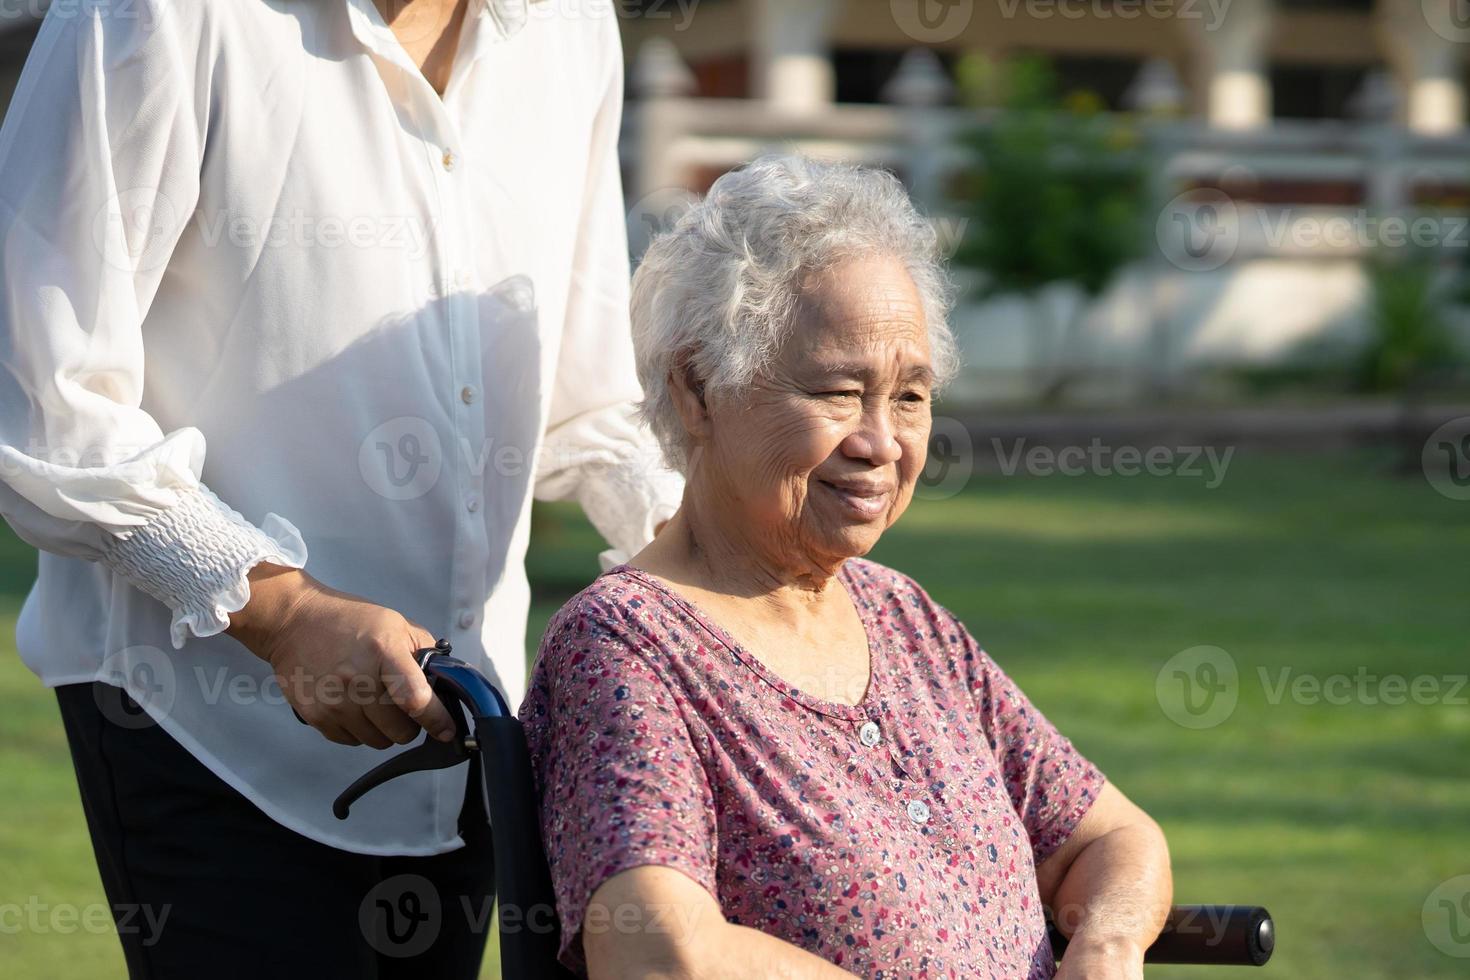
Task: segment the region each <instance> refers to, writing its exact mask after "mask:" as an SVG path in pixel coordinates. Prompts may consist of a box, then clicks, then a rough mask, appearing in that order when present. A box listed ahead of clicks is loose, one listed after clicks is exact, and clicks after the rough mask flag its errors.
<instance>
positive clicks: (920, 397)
mask: <svg viewBox="0 0 1470 980" xmlns="http://www.w3.org/2000/svg"><path fill="white" fill-rule="evenodd" d="M903 400H904V401H906V402H914V403H918V402H922V401H925V397H924V393H923V392H922V391H906V392H904V394H903Z"/></svg>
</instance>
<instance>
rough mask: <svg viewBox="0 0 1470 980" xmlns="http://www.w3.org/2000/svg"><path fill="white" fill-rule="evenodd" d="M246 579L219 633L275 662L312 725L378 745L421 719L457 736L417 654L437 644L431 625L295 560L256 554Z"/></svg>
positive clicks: (399, 738) (446, 735)
mask: <svg viewBox="0 0 1470 980" xmlns="http://www.w3.org/2000/svg"><path fill="white" fill-rule="evenodd" d="M249 579H250V601H249V602H248V603H246V605H245V608H243V609H241V610H240V611H239V612H236V613H233V614H231V616H230V626H229V628H228V629H227V630H226V631H225V632H227V633H229V634H230V635H231V636H233V637H234V638H235V639H237V640H239V641H240V642H241V643H242V644H244V646H245V647H246V649H248V650H249V651H250V652H251V653H253V654H255V655H256V656H257V657H259V658H260V659H262V660H264V661H265V662H266V663H268V664H270V665H271V668H272V670H274V671H275V675H276V679H277V680H278V681H279V682H280V684H281V690H282V692H284V694H285V695H286V700H288V701H289V702H290V703H291V706H292V707H293V708H295V709H296V711H297V713H298V714H299V715H301V717H302V718H303V719H304V720H305V721H306V722H307V723H308V724H310V725H311V726H312V727H314V728H316V729H317V730H318V731H320V732H321V733H322V734H323V735H325V736H326V737H327V738H328V739H330V740H331V741H333V742H337V743H339V744H342V745H371V746H372V747H373V748H376V749H386V748H387V747H388V746H389V745H392V744H393V743H395V742H397V743H398V744H400V745H402V744H405V743H408V742H411V741H413V740H414V739H415V738H416V737H417V736H418V733H419V729H420V728H421V727H422V728H425V729H427V730H428V731H429V733H430V734H431V735H433V736H434V737H435V738H438V739H441V740H444V741H448V740H449V739H451V738H453V737H454V733H455V727H454V720H453V718H451V717H450V715H449V711H448V709H446V708H445V707H444V705H443V703H441V702H440V701H439V699H438V698H437V697H435V696H434V692H433V689H432V688H431V687H430V686H429V682H428V679H427V678H425V677H424V673H423V671H422V670H420V669H419V665H418V662H417V661H416V660H415V659H414V653H415V651H417V650H420V649H422V648H424V647H431V646H433V645H434V636H433V634H431V633H430V632H429V631H428V630H426V629H424V628H423V627H422V626H419V625H418V624H416V623H412V622H410V621H409V620H407V619H405V618H404V617H403V616H402V615H400V614H399V613H397V612H394V611H393V610H392V609H388V608H385V607H383V606H379V605H376V604H374V603H371V602H369V601H367V600H366V599H364V598H362V597H361V596H355V595H352V594H350V593H347V592H339V591H338V590H336V589H333V588H329V587H328V586H326V585H323V584H322V583H321V582H318V581H317V580H316V579H314V578H312V577H311V576H310V575H308V574H306V572H304V571H302V570H301V569H295V568H285V567H283V566H280V565H273V564H271V563H269V562H261V563H260V564H258V565H256V566H255V567H254V568H252V569H251V570H250V574H249Z"/></svg>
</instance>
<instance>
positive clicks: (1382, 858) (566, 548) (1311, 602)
mask: <svg viewBox="0 0 1470 980" xmlns="http://www.w3.org/2000/svg"><path fill="white" fill-rule="evenodd" d="M598 547H599V543H598V540H597V539H596V537H595V536H594V535H593V534H592V533H591V532H590V531H589V530H588V528H587V527H586V525H585V524H584V523H583V522H582V521H581V520H580V519H579V518H578V517H577V516H576V514H575V513H573V512H570V511H567V510H565V509H549V510H543V511H541V512H539V514H538V521H537V531H536V535H535V538H534V542H533V550H534V554H533V556H532V562H531V564H532V573H533V581H534V582H535V586H536V590H537V604H536V609H535V612H534V614H533V620H532V624H531V625H532V635H538V634H539V632H540V629H541V627H542V625H543V624H544V623H545V620H546V618H547V617H548V616H549V615H550V613H551V612H552V611H553V610H554V609H555V607H556V606H557V605H558V604H559V603H560V601H561V600H562V599H564V598H565V597H566V596H567V595H569V594H570V593H571V592H573V591H575V590H576V589H578V588H580V587H581V586H582V585H584V584H585V583H586V581H587V580H588V579H589V578H590V576H591V575H593V574H594V573H595V571H596V564H595V559H594V557H593V555H594V554H595V552H596V550H597V548H598ZM1467 556H1470V504H1466V503H1455V502H1453V501H1450V500H1447V499H1445V498H1443V497H1441V496H1439V495H1437V494H1436V493H1434V492H1433V491H1432V490H1431V489H1430V488H1429V486H1428V484H1427V483H1426V482H1425V481H1424V480H1423V479H1422V478H1420V477H1417V476H1416V477H1401V476H1394V475H1391V474H1390V473H1389V471H1388V468H1387V460H1386V458H1384V457H1382V456H1380V455H1378V454H1375V453H1368V452H1363V453H1352V454H1346V453H1344V454H1330V455H1322V456H1313V457H1303V456H1292V457H1286V456H1246V455H1242V454H1238V455H1237V457H1236V458H1235V460H1234V461H1233V463H1232V465H1231V468H1230V470H1229V473H1228V476H1227V478H1226V479H1225V481H1224V483H1223V484H1222V485H1221V486H1220V487H1219V488H1218V489H1215V490H1207V489H1205V488H1204V487H1203V486H1202V481H1200V480H1190V479H1181V478H1167V477H1162V478H1161V477H1143V476H1139V477H1132V478H1123V477H1117V476H1113V477H1063V476H1052V477H1046V478H1029V479H1028V478H1019V477H1014V478H1006V477H1001V476H988V477H981V478H977V479H975V480H973V481H972V482H971V485H970V488H969V489H968V490H967V491H966V492H965V493H964V494H962V495H960V496H958V497H954V498H951V499H949V500H944V501H919V502H917V503H916V504H915V505H914V507H913V509H912V510H911V511H910V512H909V514H908V515H906V516H905V518H904V519H903V521H901V522H900V524H899V525H898V527H897V528H895V529H894V530H893V531H891V532H890V533H889V534H888V535H887V536H886V537H885V538H884V540H883V542H882V544H881V545H880V547H879V549H878V550H877V551H876V552H875V554H874V555H873V556H872V557H874V558H876V559H878V560H880V561H883V562H885V563H887V564H890V565H893V566H895V567H898V568H900V569H902V570H904V571H906V572H909V573H910V574H912V575H914V576H915V577H916V578H917V579H918V580H919V581H920V582H921V583H922V584H923V585H924V586H925V587H926V588H928V589H929V591H930V592H931V593H932V594H933V595H934V596H935V598H936V599H938V600H939V601H940V602H943V603H944V604H946V605H948V606H949V607H950V608H952V609H954V610H955V611H956V612H957V613H958V614H959V615H960V616H961V618H963V619H964V621H965V622H966V624H967V625H968V626H969V627H970V630H971V632H973V633H974V634H975V635H976V637H978V638H979V640H980V642H981V643H982V644H983V645H984V646H985V647H986V648H987V649H988V650H989V651H990V653H991V654H992V656H994V657H995V658H996V660H998V661H999V662H1000V664H1001V665H1002V666H1003V667H1004V668H1005V669H1006V670H1007V671H1008V672H1010V673H1011V675H1012V676H1013V677H1015V678H1016V679H1017V681H1018V682H1019V683H1020V684H1021V686H1022V687H1023V688H1024V689H1025V690H1026V691H1027V692H1028V694H1030V696H1031V697H1032V699H1033V700H1034V701H1035V702H1036V703H1037V704H1038V706H1039V707H1040V708H1041V709H1042V710H1043V711H1045V712H1046V713H1047V715H1048V716H1049V717H1051V718H1052V719H1053V721H1055V722H1056V723H1057V725H1058V726H1059V727H1060V728H1061V729H1062V730H1063V731H1064V732H1065V733H1066V734H1068V735H1069V736H1070V737H1071V738H1072V740H1073V741H1074V742H1075V743H1076V744H1077V745H1078V747H1079V748H1080V749H1081V750H1082V751H1083V752H1084V753H1086V754H1087V755H1088V756H1090V757H1091V758H1092V759H1093V760H1094V761H1096V762H1097V763H1098V764H1099V765H1100V766H1101V767H1102V768H1103V770H1104V771H1105V772H1106V773H1107V774H1108V775H1109V777H1110V778H1111V779H1113V781H1114V782H1116V783H1117V785H1118V786H1120V787H1121V788H1122V789H1123V790H1124V791H1125V792H1126V793H1128V794H1129V795H1130V796H1132V797H1133V798H1134V799H1135V800H1136V801H1138V802H1139V803H1140V804H1141V805H1143V806H1144V807H1145V808H1146V809H1148V810H1149V811H1150V812H1151V813H1152V814H1154V816H1155V817H1156V818H1157V819H1158V820H1159V821H1160V823H1162V824H1163V826H1164V829H1165V830H1166V831H1167V832H1168V834H1169V839H1170V843H1171V846H1172V850H1173V857H1174V868H1175V894H1176V900H1177V901H1180V902H1250V903H1261V904H1264V905H1267V906H1268V907H1269V908H1270V909H1271V911H1272V913H1273V914H1274V915H1275V917H1276V920H1277V924H1278V928H1279V933H1280V948H1279V950H1278V952H1277V955H1276V958H1275V960H1274V961H1273V962H1272V964H1271V965H1270V967H1268V969H1267V971H1265V973H1264V975H1267V976H1278V977H1286V978H1293V980H1296V978H1302V980H1311V978H1334V980H1336V978H1343V977H1349V978H1354V980H1373V978H1395V980H1399V978H1436V977H1463V976H1465V975H1466V974H1467V973H1470V960H1466V959H1456V958H1452V957H1450V956H1448V955H1446V954H1445V953H1443V952H1441V951H1439V950H1437V949H1436V948H1435V946H1434V945H1432V944H1431V943H1430V941H1429V939H1428V938H1427V937H1426V934H1425V931H1424V928H1423V925H1422V922H1421V910H1422V909H1423V907H1424V904H1425V900H1426V899H1427V898H1428V896H1429V894H1430V892H1431V891H1433V890H1434V889H1435V887H1436V886H1438V885H1439V884H1440V883H1441V882H1444V881H1446V880H1447V879H1450V878H1452V877H1455V876H1457V875H1463V874H1470V844H1467V831H1470V707H1467V706H1466V703H1465V702H1466V700H1467V699H1470V690H1465V689H1462V690H1460V691H1459V698H1458V703H1454V704H1447V703H1443V702H1444V699H1443V698H1441V699H1440V702H1439V703H1432V704H1427V705H1420V704H1415V703H1412V701H1411V702H1410V703H1408V704H1403V705H1389V704H1384V703H1376V704H1373V703H1362V702H1364V701H1366V699H1362V698H1359V697H1357V691H1358V689H1359V685H1360V683H1362V684H1366V685H1367V687H1366V690H1367V692H1368V693H1369V694H1375V693H1382V692H1387V690H1388V689H1387V688H1382V687H1379V686H1378V682H1377V681H1375V680H1366V681H1362V682H1360V681H1358V680H1357V679H1356V678H1357V674H1358V673H1359V672H1360V671H1362V672H1365V673H1366V674H1367V675H1371V676H1373V677H1377V678H1382V677H1384V676H1386V675H1398V676H1402V677H1404V678H1405V679H1407V680H1413V679H1414V678H1445V677H1454V676H1463V675H1464V674H1465V673H1466V672H1467V671H1470V602H1467V588H1466V587H1467V585H1470V575H1467V569H1466V557H1467ZM33 562H34V559H33V557H32V556H31V555H30V553H29V551H28V550H27V549H26V548H25V546H24V545H22V544H20V543H19V542H16V541H15V540H14V539H13V538H11V537H9V536H8V535H6V536H4V537H3V539H0V637H3V644H4V646H5V647H6V648H9V649H7V650H6V651H5V652H4V653H0V773H3V778H0V883H3V886H4V887H3V890H0V905H4V904H5V903H9V904H10V906H11V907H14V906H15V905H24V904H25V903H27V902H28V901H36V902H42V903H46V904H48V905H51V906H57V905H61V904H65V903H72V904H76V905H85V904H87V903H95V902H101V901H103V900H104V899H103V895H102V891H101V887H100V885H99V883H98V879H97V875H96V871H95V869H94V868H93V866H92V863H91V853H90V850H89V845H88V841H87V834H86V827H85V825H84V823H83V819H82V813H81V809H80V806H79V804H78V802H77V794H76V788H75V783H74V781H73V777H72V774H71V769H70V763H69V760H68V757H67V752H66V745H65V741H64V739H63V736H62V732H61V725H60V721H59V719H58V717H57V714H56V709H55V703H54V700H53V699H52V698H51V696H50V695H49V694H48V693H47V692H45V691H43V690H42V689H41V687H40V685H39V683H38V682H36V681H35V679H34V678H33V677H32V676H31V675H30V674H29V673H28V672H27V671H26V670H25V669H24V668H23V667H22V666H21V665H20V663H19V662H18V660H17V659H16V658H15V656H14V651H13V639H12V636H13V627H14V617H15V614H16V611H17V610H18V609H19V605H20V601H21V599H22V598H23V596H24V593H25V590H26V588H27V586H28V584H29V581H30V577H31V575H32V574H33V569H34V564H33ZM1201 645H1210V646H1215V647H1219V648H1222V649H1223V650H1225V651H1226V652H1227V653H1228V654H1229V656H1230V657H1231V658H1232V659H1233V661H1234V663H1235V665H1236V666H1237V668H1238V671H1239V681H1238V684H1237V685H1236V687H1235V688H1234V693H1235V694H1236V695H1237V696H1238V704H1237V706H1236V708H1235V710H1234V712H1233V714H1231V715H1230V716H1229V718H1228V719H1227V720H1225V721H1224V722H1222V723H1221V724H1219V725H1217V726H1215V727H1213V728H1209V729H1204V730H1194V729H1189V728H1185V727H1182V726H1180V725H1178V724H1176V723H1175V722H1174V721H1171V720H1170V717H1169V715H1167V714H1166V713H1165V711H1164V709H1163V708H1162V707H1161V705H1160V701H1159V695H1158V694H1157V693H1156V680H1157V679H1158V676H1159V673H1160V670H1161V668H1163V667H1164V665H1165V663H1166V662H1167V661H1168V660H1169V659H1170V658H1171V657H1173V656H1174V655H1175V654H1177V653H1180V652H1181V651H1185V650H1187V649H1190V648H1193V647H1196V646H1201ZM1287 669H1289V673H1287V674H1285V677H1286V678H1287V680H1288V682H1289V681H1290V680H1292V679H1294V678H1297V677H1301V676H1304V675H1305V676H1306V677H1308V678H1309V680H1308V683H1311V682H1312V680H1315V681H1317V682H1321V681H1327V680H1328V679H1329V678H1331V677H1333V676H1334V675H1346V677H1348V678H1350V679H1352V688H1351V692H1352V696H1351V698H1350V703H1347V704H1333V703H1328V702H1327V701H1326V700H1324V699H1317V700H1316V702H1315V703H1312V701H1313V699H1311V698H1293V697H1292V695H1291V693H1290V689H1289V688H1288V690H1287V692H1286V694H1285V696H1282V697H1278V696H1277V685H1278V684H1279V683H1280V681H1281V680H1282V677H1283V673H1282V672H1283V671H1284V670H1287ZM1263 670H1264V672H1265V674H1264V677H1263V675H1262V673H1261V672H1262V671H1263ZM1339 683H1341V682H1339ZM1426 683H1427V682H1426ZM1332 690H1337V691H1341V690H1342V689H1341V688H1334V689H1332ZM1440 690H1441V692H1448V691H1449V690H1450V687H1449V686H1448V685H1447V684H1445V683H1443V682H1441V687H1440ZM3 913H4V909H3V908H0V976H5V977H19V978H31V977H38V978H39V977H47V978H57V980H65V978H93V977H119V976H122V968H121V962H122V960H121V955H120V953H119V951H118V948H117V942H116V939H115V938H114V937H113V936H111V935H110V934H105V933H102V934H97V933H88V932H86V931H75V932H70V933H63V932H61V931H59V930H52V929H50V928H49V927H48V928H45V929H41V930H34V929H30V928H22V929H19V930H17V929H15V928H14V927H13V923H14V921H15V914H14V913H13V912H12V913H11V914H10V918H9V919H7V918H6V917H5V915H4V914H3ZM1459 952H1461V953H1463V954H1470V947H1467V948H1464V949H1461V950H1459ZM492 975H493V964H491V963H487V968H486V976H492ZM1211 975H1216V976H1229V975H1231V971H1223V972H1222V971H1212V970H1209V969H1204V968H1197V967H1174V968H1163V967H1160V968H1155V969H1151V970H1150V971H1149V976H1150V977H1158V978H1165V980H1169V978H1181V980H1182V978H1190V977H1196V978H1203V977H1208V976H1211Z"/></svg>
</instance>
